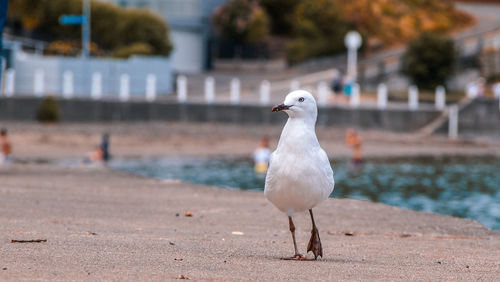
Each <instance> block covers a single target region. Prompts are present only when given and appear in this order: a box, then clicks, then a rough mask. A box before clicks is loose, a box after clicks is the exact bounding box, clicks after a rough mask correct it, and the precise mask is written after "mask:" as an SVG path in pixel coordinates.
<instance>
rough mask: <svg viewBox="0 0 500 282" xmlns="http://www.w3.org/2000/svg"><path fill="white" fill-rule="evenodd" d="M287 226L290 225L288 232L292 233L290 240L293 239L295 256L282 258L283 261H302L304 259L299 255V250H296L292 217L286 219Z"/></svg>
mask: <svg viewBox="0 0 500 282" xmlns="http://www.w3.org/2000/svg"><path fill="white" fill-rule="evenodd" d="M288 224H289V225H290V232H291V233H292V239H293V247H294V248H295V255H294V256H293V257H291V258H283V259H284V260H302V259H305V257H304V256H303V255H301V254H299V250H298V249H297V241H295V225H294V224H293V220H292V217H291V216H289V217H288Z"/></svg>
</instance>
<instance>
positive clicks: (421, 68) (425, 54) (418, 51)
mask: <svg viewBox="0 0 500 282" xmlns="http://www.w3.org/2000/svg"><path fill="white" fill-rule="evenodd" d="M456 58H457V52H456V50H455V44H454V42H453V40H452V39H451V38H449V37H447V36H444V35H440V34H435V33H422V34H421V35H420V36H419V37H418V38H417V39H416V40H414V41H412V42H410V44H409V45H408V48H407V50H406V53H405V55H404V57H403V67H402V72H403V74H405V75H407V76H408V77H409V78H410V80H411V81H412V82H413V83H414V84H416V85H417V86H418V87H419V88H422V89H434V88H435V87H436V86H438V85H445V83H446V79H447V78H448V77H449V76H450V75H451V74H452V73H453V66H454V64H455V60H456Z"/></svg>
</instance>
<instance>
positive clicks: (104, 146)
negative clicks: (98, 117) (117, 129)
mask: <svg viewBox="0 0 500 282" xmlns="http://www.w3.org/2000/svg"><path fill="white" fill-rule="evenodd" d="M99 147H100V148H101V151H102V161H104V162H105V163H107V162H108V161H109V160H110V159H111V154H110V153H109V133H107V132H105V133H103V134H102V139H101V143H100V144H99Z"/></svg>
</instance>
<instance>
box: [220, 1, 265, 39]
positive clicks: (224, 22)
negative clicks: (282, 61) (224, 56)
mask: <svg viewBox="0 0 500 282" xmlns="http://www.w3.org/2000/svg"><path fill="white" fill-rule="evenodd" d="M213 21H214V24H215V26H216V28H217V30H218V31H219V32H220V33H221V34H222V36H223V37H225V38H226V39H230V40H234V41H235V42H237V43H239V44H243V43H256V42H260V41H263V40H264V39H265V38H266V37H267V35H268V34H269V19H268V17H267V14H266V12H265V11H264V10H263V9H262V8H261V7H260V6H259V5H258V3H257V2H256V1H252V0H230V1H229V2H228V3H227V4H225V5H224V6H222V7H220V8H219V9H218V10H217V11H216V12H215V13H214V15H213Z"/></svg>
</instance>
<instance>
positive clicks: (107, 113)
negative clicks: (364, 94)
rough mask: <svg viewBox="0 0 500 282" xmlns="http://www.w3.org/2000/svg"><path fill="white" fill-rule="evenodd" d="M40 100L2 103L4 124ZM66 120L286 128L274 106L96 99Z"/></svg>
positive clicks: (416, 116) (402, 128)
mask: <svg viewBox="0 0 500 282" xmlns="http://www.w3.org/2000/svg"><path fill="white" fill-rule="evenodd" d="M40 101H41V100H40V99H37V98H20V97H17V98H2V99H0V120H19V121H33V120H35V116H36V111H37V108H38V104H39V103H40ZM59 106H60V109H61V114H62V120H63V121H75V122H95V121H149V120H165V121H189V122H221V123H237V124H284V123H285V121H286V119H287V115H286V114H285V113H272V112H271V109H270V107H261V106H249V105H239V106H232V105H217V104H215V105H205V104H177V103H147V102H127V103H120V102H114V101H92V100H82V99H73V100H60V101H59ZM438 115H439V112H438V111H434V110H422V111H407V110H386V111H380V110H377V109H356V110H350V109H344V108H331V107H328V108H320V109H319V115H318V124H319V125H325V126H342V127H357V128H371V129H381V130H388V131H398V132H410V131H414V130H417V129H419V128H421V127H423V126H424V125H426V124H428V123H429V122H431V121H432V120H434V119H435V118H437V116H438Z"/></svg>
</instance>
